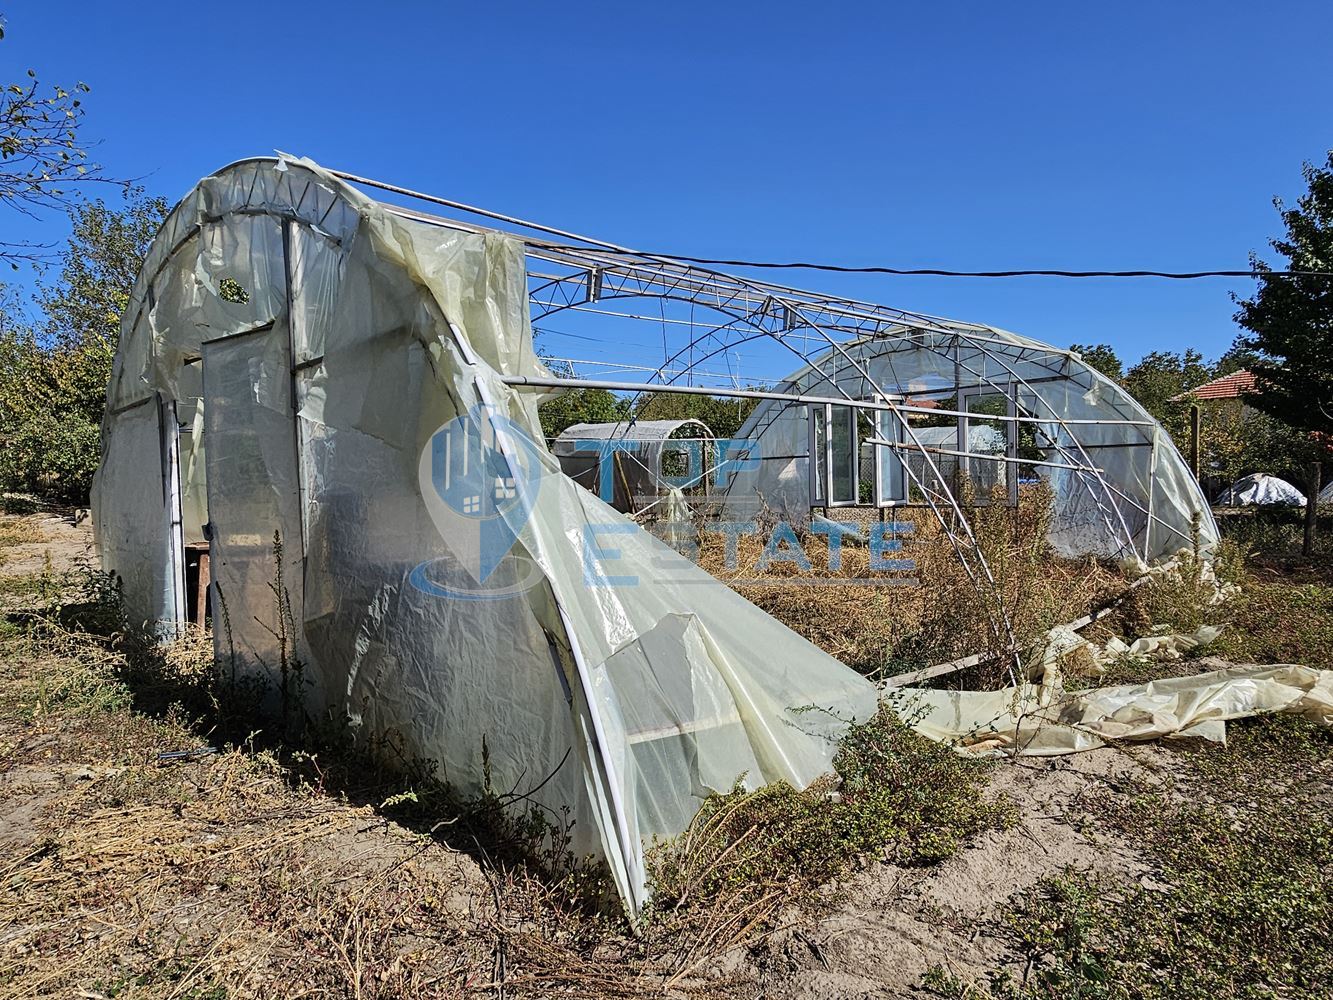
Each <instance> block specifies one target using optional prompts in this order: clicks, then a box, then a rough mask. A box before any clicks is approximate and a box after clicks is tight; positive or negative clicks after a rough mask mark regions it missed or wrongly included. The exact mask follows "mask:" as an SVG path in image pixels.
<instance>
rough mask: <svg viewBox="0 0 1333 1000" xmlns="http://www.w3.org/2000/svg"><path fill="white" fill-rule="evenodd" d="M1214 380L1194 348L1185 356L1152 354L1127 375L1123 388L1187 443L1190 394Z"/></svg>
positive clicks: (1166, 353)
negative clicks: (1185, 439)
mask: <svg viewBox="0 0 1333 1000" xmlns="http://www.w3.org/2000/svg"><path fill="white" fill-rule="evenodd" d="M1212 377H1213V369H1212V367H1211V366H1209V364H1208V363H1207V362H1206V361H1204V359H1203V355H1202V354H1200V353H1199V352H1198V351H1196V350H1194V348H1192V347H1187V348H1186V349H1185V350H1184V352H1183V353H1181V354H1177V353H1175V352H1174V351H1153V352H1152V353H1151V354H1146V355H1144V356H1143V358H1141V359H1140V360H1139V362H1138V363H1137V364H1136V365H1134V367H1132V368H1130V370H1129V371H1128V372H1126V373H1125V379H1124V386H1125V388H1126V389H1127V390H1129V393H1130V395H1132V396H1133V397H1134V398H1135V399H1137V400H1138V401H1139V403H1140V404H1141V405H1142V406H1143V408H1144V409H1145V410H1147V411H1148V412H1149V413H1151V414H1152V415H1153V416H1154V417H1156V418H1157V420H1158V421H1159V422H1160V423H1161V425H1162V426H1163V427H1165V428H1166V429H1167V432H1168V433H1170V434H1171V436H1172V437H1174V438H1177V439H1180V440H1184V438H1185V435H1186V434H1187V433H1188V431H1189V405H1190V404H1189V400H1188V398H1182V397H1187V395H1188V393H1189V392H1190V391H1191V390H1192V389H1195V388H1197V387H1199V386H1200V385H1202V384H1203V383H1205V382H1207V381H1208V380H1209V379H1211V378H1212Z"/></svg>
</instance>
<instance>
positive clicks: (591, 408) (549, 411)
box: [537, 351, 630, 441]
mask: <svg viewBox="0 0 1333 1000" xmlns="http://www.w3.org/2000/svg"><path fill="white" fill-rule="evenodd" d="M537 353H538V356H540V357H541V358H542V362H543V363H544V364H545V365H546V367H547V368H549V369H550V370H551V372H552V373H553V374H554V375H555V376H556V377H557V378H574V377H576V376H575V374H574V368H573V366H572V365H570V364H568V363H566V362H563V361H553V360H552V359H551V358H549V357H546V356H545V355H543V354H542V353H541V352H540V351H538V352H537ZM629 415H630V413H629V400H627V399H625V398H623V397H621V396H617V395H616V394H615V393H614V392H610V391H609V390H607V389H565V390H563V391H562V392H561V393H560V395H558V396H556V397H555V398H554V399H548V400H547V401H546V402H544V403H542V404H541V405H540V406H539V407H537V416H538V418H539V419H540V420H541V422H542V433H543V434H544V435H545V436H546V439H547V440H548V441H549V440H551V439H552V438H555V437H558V436H559V435H560V432H561V431H563V430H564V429H565V428H566V427H571V426H573V425H574V424H610V423H615V422H616V421H619V420H627V419H628V418H629Z"/></svg>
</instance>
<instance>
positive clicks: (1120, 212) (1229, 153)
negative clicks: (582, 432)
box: [0, 0, 1333, 360]
mask: <svg viewBox="0 0 1333 1000" xmlns="http://www.w3.org/2000/svg"><path fill="white" fill-rule="evenodd" d="M0 11H3V13H4V14H5V15H6V18H7V22H8V23H7V28H6V38H5V40H4V41H3V42H0V76H2V77H3V78H4V79H5V80H6V81H7V80H8V79H10V78H19V77H21V76H22V74H23V72H24V70H26V69H27V68H28V67H29V66H31V67H33V68H35V69H37V71H38V72H39V74H40V75H41V77H42V79H44V80H48V81H51V82H57V81H73V80H77V79H82V80H85V81H86V82H88V83H89V84H90V85H91V86H92V88H93V90H92V94H91V95H90V97H89V99H88V101H87V107H88V123H87V128H88V132H89V134H91V135H95V136H97V137H100V138H101V139H102V144H101V146H100V148H99V150H98V152H97V156H98V159H99V160H100V161H101V162H102V163H103V164H104V165H105V167H106V168H107V170H108V171H109V172H110V173H112V174H115V175H119V176H142V177H143V178H144V183H145V184H146V185H147V186H148V188H149V189H150V190H151V191H152V192H154V193H160V194H163V195H165V196H166V197H168V199H170V200H174V199H176V198H178V197H180V196H181V195H182V194H184V193H185V191H186V190H187V189H188V188H189V187H190V186H191V184H192V183H193V182H194V181H195V180H196V179H197V178H199V177H200V176H202V175H204V174H206V173H209V172H211V171H212V170H214V169H216V168H217V167H219V166H221V165H223V164H225V163H227V162H229V161H231V160H233V159H236V158H239V157H242V156H246V155H253V154H257V153H268V152H270V151H272V150H273V149H275V148H278V149H283V150H286V151H288V152H291V153H295V154H299V155H306V156H311V157H313V158H315V159H316V160H318V161H320V162H322V163H324V164H326V165H328V166H334V167H339V168H342V169H346V170H351V171H355V172H359V173H365V174H369V175H371V176H376V177H380V178H382V179H385V180H391V181H395V182H397V183H400V184H404V185H407V186H411V187H417V188H422V189H426V190H430V191H434V192H438V193H441V194H445V195H447V196H449V197H452V198H457V199H459V200H462V201H466V202H472V203H477V204H482V205H485V206H488V207H492V208H496V209H499V210H502V211H506V212H509V213H513V214H516V215H521V216H526V217H529V218H535V219H539V220H542V221H544V222H548V223H550V224H554V225H558V226H562V227H566V228H571V229H574V230H576V231H580V232H584V233H589V234H592V235H597V236H601V237H604V238H608V239H613V240H616V241H618V242H622V243H627V244H630V245H632V246H638V247H644V248H650V249H662V250H670V251H676V252H681V253H694V254H699V255H703V256H721V257H733V256H737V257H745V258H751V259H754V258H757V259H774V260H780V259H812V260H828V261H837V262H843V263H851V264H871V263H877V264H890V265H895V266H939V267H947V268H954V269H961V270H969V269H994V268H1021V267H1067V268H1117V269H1118V268H1130V267H1146V268H1158V269H1166V270H1176V269H1200V268H1236V267H1244V266H1245V263H1246V254H1247V253H1248V252H1249V251H1250V250H1253V249H1258V250H1260V251H1264V250H1266V244H1265V241H1266V239H1267V238H1268V237H1269V236H1271V235H1273V234H1274V232H1275V230H1276V228H1277V217H1276V214H1275V212H1274V210H1273V208H1272V205H1271V203H1270V199H1271V198H1272V197H1273V196H1274V195H1282V196H1284V197H1286V198H1288V199H1291V198H1294V197H1295V196H1296V195H1297V194H1298V193H1299V192H1300V190H1301V188H1302V184H1301V178H1300V166H1301V163H1302V161H1304V160H1322V159H1323V157H1324V154H1325V151H1326V150H1327V149H1328V148H1330V147H1331V146H1333V102H1330V100H1329V94H1330V77H1329V70H1330V52H1329V40H1330V39H1333V4H1329V3H1328V2H1327V0H1324V2H1288V3H1283V4H1279V5H1268V6H1266V7H1265V6H1260V5H1255V4H1253V3H1247V4H1241V3H1233V2H1226V0H1223V2H1215V3H1209V4H1203V3H1198V4H1180V3H1169V2H1162V0H1157V2H1155V3H1151V4H1141V3H1119V4H1100V5H1095V6H1093V5H1084V4H1070V3H1067V2H1065V3H1040V4H1039V3H1023V4H995V3H969V4H942V3H940V4H932V5H925V4H911V5H909V4H905V3H899V4H887V3H876V4H870V3H866V4H863V5H859V7H853V6H852V5H848V4H836V3H823V4H811V3H801V4H794V3H780V2H772V3H763V4H757V3H756V4H750V3H722V2H717V0H714V2H711V3H703V4H700V3H671V4H665V3H662V4H635V3H619V4H606V5H602V6H600V7H599V8H596V9H594V8H591V7H588V8H585V7H583V6H582V5H578V4H535V3H532V4H527V3H513V2H511V3H505V4H499V3H470V4H449V3H433V4H426V3H381V4H373V5H371V4H355V5H352V4H339V3H319V4H313V3H279V2H269V3H265V4H253V3H244V2H233V3H226V4H186V3H180V2H174V3H159V2H156V0H140V2H138V3H135V4H88V5H82V4H79V5H70V4H52V3H48V2H44V0H43V2H10V3H7V4H5V3H0ZM0 233H2V234H3V237H0V238H34V237H36V238H39V239H40V238H45V239H52V238H59V236H60V235H62V234H63V226H62V225H61V220H60V219H59V218H57V217H50V218H47V219H46V220H45V221H44V225H43V226H41V227H35V228H34V227H32V226H30V225H29V224H27V223H25V222H23V221H22V220H19V219H17V218H16V217H15V216H14V215H13V214H12V213H11V214H6V215H4V216H3V217H0ZM787 277H788V278H789V279H790V280H792V283H797V284H804V285H807V286H810V285H814V286H816V287H821V288H825V289H828V290H829V291H833V292H839V293H844V294H849V295H855V296H857V297H862V298H872V299H875V300H877V301H882V302H886V303H889V304H892V305H897V306H902V307H905V308H914V309H920V310H923V311H927V312H932V313H938V314H942V315H946V316H951V317H955V318H960V319H969V320H977V321H981V322H987V323H991V324H994V325H997V326H1001V327H1006V328H1008V329H1012V330H1015V331H1018V332H1022V333H1025V334H1028V335H1030V336H1034V337H1037V338H1040V339H1043V340H1048V341H1050V342H1053V343H1056V344H1059V345H1067V344H1069V343H1071V342H1085V343H1088V342H1091V343H1096V342H1103V341H1104V342H1109V343H1111V344H1113V345H1114V346H1115V347H1116V348H1117V349H1118V350H1119V352H1120V354H1121V356H1122V357H1123V358H1125V359H1127V360H1133V359H1135V358H1137V357H1138V356H1139V355H1141V354H1143V353H1144V352H1146V351H1150V350H1155V349H1177V350H1178V349H1181V348H1184V347H1186V346H1196V347H1198V348H1200V349H1202V350H1203V351H1204V352H1205V353H1207V354H1209V355H1214V356H1215V355H1216V354H1219V353H1220V352H1221V351H1223V350H1224V349H1225V348H1226V347H1227V346H1228V345H1229V343H1230V342H1231V340H1232V337H1233V336H1234V334H1235V328H1234V326H1233V324H1232V322H1231V314H1232V312H1233V307H1232V304H1231V302H1230V300H1229V299H1228V295H1227V293H1228V290H1229V289H1230V288H1233V287H1234V288H1236V289H1238V290H1241V291H1245V290H1247V289H1248V287H1249V283H1248V282H1245V281H1228V280H1225V279H1223V280H1209V281H1198V282H1172V281H1161V280H1136V281H1109V280H1102V281H1068V280H1060V279H1036V278H1034V279H1019V280H1002V281H984V280H956V279H931V278H916V279H908V278H886V277H850V276H849V277H843V276H835V275H817V276H816V275H789V276H787ZM659 354H660V350H659Z"/></svg>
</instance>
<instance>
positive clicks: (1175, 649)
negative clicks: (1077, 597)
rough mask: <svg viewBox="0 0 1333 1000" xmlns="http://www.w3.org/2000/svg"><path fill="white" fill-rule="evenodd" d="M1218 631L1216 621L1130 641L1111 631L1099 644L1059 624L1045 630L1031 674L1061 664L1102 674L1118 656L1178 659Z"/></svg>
mask: <svg viewBox="0 0 1333 1000" xmlns="http://www.w3.org/2000/svg"><path fill="white" fill-rule="evenodd" d="M1221 634H1222V628H1221V626H1219V625H1202V626H1200V627H1199V628H1198V629H1196V630H1195V631H1193V632H1189V633H1180V632H1165V633H1161V634H1158V635H1146V636H1143V637H1141V638H1138V639H1135V640H1134V641H1133V642H1125V640H1123V639H1121V638H1119V637H1118V636H1114V635H1113V636H1111V637H1110V638H1109V639H1107V640H1106V642H1105V643H1104V644H1103V645H1101V646H1098V645H1097V644H1096V643H1094V642H1092V641H1091V640H1089V639H1085V638H1084V637H1083V636H1081V635H1079V634H1078V633H1077V632H1076V631H1074V629H1072V628H1070V627H1069V626H1068V625H1058V626H1056V627H1055V628H1053V629H1051V630H1050V631H1049V632H1047V633H1046V643H1045V645H1044V646H1043V647H1042V650H1041V652H1040V653H1039V654H1038V656H1037V657H1036V658H1035V659H1034V665H1033V670H1032V676H1033V678H1034V679H1037V678H1045V677H1048V676H1050V675H1052V673H1054V672H1058V671H1059V670H1060V668H1062V667H1064V668H1069V667H1073V666H1079V667H1089V666H1090V667H1091V668H1092V669H1093V670H1094V671H1095V672H1096V673H1098V674H1102V673H1105V672H1106V668H1107V667H1109V666H1110V665H1111V664H1112V663H1114V662H1115V661H1116V660H1118V659H1120V658H1121V657H1130V658H1133V659H1147V658H1153V659H1161V660H1178V659H1180V658H1181V657H1182V656H1184V655H1185V654H1186V653H1188V652H1190V651H1192V650H1195V649H1198V648H1199V647H1201V646H1207V645H1208V644H1209V643H1212V642H1215V641H1216V640H1217V637H1218V636H1219V635H1221Z"/></svg>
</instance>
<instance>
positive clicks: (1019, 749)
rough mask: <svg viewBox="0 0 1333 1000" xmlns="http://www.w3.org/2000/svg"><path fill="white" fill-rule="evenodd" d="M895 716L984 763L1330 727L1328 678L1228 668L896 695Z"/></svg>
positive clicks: (1286, 670) (1290, 669)
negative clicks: (1282, 726)
mask: <svg viewBox="0 0 1333 1000" xmlns="http://www.w3.org/2000/svg"><path fill="white" fill-rule="evenodd" d="M900 690H901V691H902V694H901V695H898V696H895V700H897V698H898V697H901V698H902V699H903V706H902V711H903V712H904V713H906V714H908V716H909V717H914V716H917V715H920V716H921V717H920V718H919V719H918V721H916V723H915V728H916V730H917V731H918V732H920V733H922V734H923V735H925V736H928V737H930V738H931V739H936V740H941V741H944V742H951V743H956V744H957V745H958V746H959V748H960V749H961V750H964V751H966V752H971V753H977V754H986V755H991V756H1003V755H1010V754H1022V755H1026V756H1055V755H1059V754H1066V753H1076V752H1079V751H1082V750H1092V749H1094V748H1096V747H1099V746H1103V745H1105V744H1106V743H1107V742H1109V741H1112V740H1117V741H1125V740H1150V739H1157V738H1160V737H1171V738H1183V737H1194V738H1202V739H1207V740H1213V741H1219V742H1220V741H1221V740H1223V739H1224V738H1225V733H1226V728H1225V724H1226V723H1227V722H1228V721H1230V720H1232V719H1243V718H1248V717H1250V716H1255V715H1263V714H1267V713H1272V712H1285V713H1290V714H1294V715H1300V716H1303V717H1304V718H1306V719H1309V720H1310V721H1312V722H1316V723H1318V724H1319V725H1322V726H1333V671H1329V670H1314V669H1312V668H1310V667H1302V666H1296V665H1293V664H1282V665H1279V666H1271V667H1266V666H1265V667H1261V666H1231V667H1227V668H1225V669H1222V670H1215V671H1212V672H1211V673H1205V674H1197V675H1193V676H1189V677H1169V678H1165V679H1163V680H1155V681H1149V682H1147V683H1145V684H1125V685H1119V686H1115V687H1104V688H1096V689H1093V690H1091V691H1075V692H1068V691H1065V690H1063V689H1062V688H1060V687H1058V686H1057V688H1056V689H1055V690H1053V691H1045V692H1043V691H1042V689H1041V687H1039V686H1037V685H1027V686H1024V687H1022V688H1006V689H1005V690H1002V691H993V692H991V691H932V690H925V689H920V688H916V689H900Z"/></svg>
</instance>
